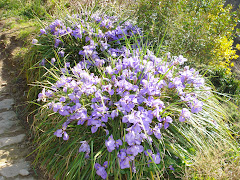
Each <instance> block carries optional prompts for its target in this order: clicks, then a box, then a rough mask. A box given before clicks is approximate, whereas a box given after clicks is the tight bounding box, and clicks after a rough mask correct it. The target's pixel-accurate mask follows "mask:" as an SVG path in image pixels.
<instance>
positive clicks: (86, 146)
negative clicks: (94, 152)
mask: <svg viewBox="0 0 240 180" xmlns="http://www.w3.org/2000/svg"><path fill="white" fill-rule="evenodd" d="M80 143H81V144H82V145H81V146H80V148H79V150H78V152H86V153H90V146H89V144H88V143H87V141H81V142H80Z"/></svg>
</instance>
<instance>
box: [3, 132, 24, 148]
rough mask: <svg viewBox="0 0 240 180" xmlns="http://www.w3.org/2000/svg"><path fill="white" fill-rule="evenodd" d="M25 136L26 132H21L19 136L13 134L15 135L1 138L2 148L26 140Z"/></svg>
mask: <svg viewBox="0 0 240 180" xmlns="http://www.w3.org/2000/svg"><path fill="white" fill-rule="evenodd" d="M25 136H26V135H25V134H19V135H17V136H13V137H3V138H0V148H2V147H4V146H9V145H12V144H17V143H20V142H22V141H23V140H24V138H25Z"/></svg>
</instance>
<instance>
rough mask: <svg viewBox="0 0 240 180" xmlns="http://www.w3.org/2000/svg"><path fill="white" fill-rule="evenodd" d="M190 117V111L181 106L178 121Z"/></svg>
mask: <svg viewBox="0 0 240 180" xmlns="http://www.w3.org/2000/svg"><path fill="white" fill-rule="evenodd" d="M190 117H191V113H190V111H189V110H188V109H187V108H183V109H182V112H181V115H180V117H179V121H180V122H184V121H185V119H186V118H187V119H189V118H190Z"/></svg>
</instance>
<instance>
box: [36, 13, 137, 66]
mask: <svg viewBox="0 0 240 180" xmlns="http://www.w3.org/2000/svg"><path fill="white" fill-rule="evenodd" d="M135 35H136V36H141V35H142V32H141V29H140V28H138V27H137V26H134V25H133V24H132V23H130V22H129V21H124V22H121V21H120V20H119V19H118V18H117V17H116V16H107V15H104V14H99V13H93V14H91V13H82V14H79V15H73V16H68V17H67V18H66V20H65V21H61V20H58V19H57V20H55V21H54V22H52V23H51V24H50V25H49V26H48V27H46V28H43V29H41V30H40V36H41V37H48V38H49V37H50V40H51V41H53V44H54V45H53V46H54V48H55V50H56V51H57V52H58V55H59V57H61V58H64V57H67V56H66V55H68V54H69V55H71V54H72V52H71V51H73V49H77V53H78V54H79V59H76V55H74V58H75V59H74V60H76V61H77V62H79V61H84V62H85V63H86V65H87V67H88V68H89V67H90V66H97V67H99V66H103V65H104V64H105V63H106V62H109V60H108V56H105V54H107V55H109V54H110V55H111V56H112V57H116V56H118V55H119V54H121V53H122V50H121V47H122V46H123V45H124V44H125V40H126V39H130V38H131V37H133V36H135ZM70 41H74V43H73V42H71V43H70ZM38 42H39V43H40V44H41V41H38V40H37V39H34V40H33V42H32V43H33V44H34V45H38V44H37V43H38ZM70 44H77V46H75V47H74V48H72V47H70ZM71 46H72V45H71ZM74 53H75V52H74ZM69 57H71V56H69ZM68 61H69V62H70V61H73V59H68ZM51 64H53V63H52V62H51ZM39 65H40V66H44V65H46V60H45V59H44V60H42V62H40V63H39Z"/></svg>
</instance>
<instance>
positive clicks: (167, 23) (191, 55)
mask: <svg viewBox="0 0 240 180" xmlns="http://www.w3.org/2000/svg"><path fill="white" fill-rule="evenodd" d="M223 4H224V1H223V0H203V1H198V0H193V1H192V0H162V1H158V0H152V1H151V2H150V1H147V0H139V1H138V6H137V13H136V14H137V21H138V23H139V24H140V26H141V27H143V29H144V30H145V31H148V32H149V34H150V35H151V37H152V40H153V41H155V42H157V41H158V39H161V38H162V37H164V41H163V44H164V45H166V46H168V49H166V51H170V52H172V53H173V54H179V53H181V54H182V55H184V56H186V57H188V59H191V60H192V61H193V62H194V64H195V63H198V64H202V63H204V64H214V65H221V66H224V67H229V66H230V64H231V62H230V61H231V60H232V59H236V58H237V56H236V55H235V50H233V49H232V43H233V41H232V39H233V34H234V27H235V26H236V23H237V18H236V16H235V15H234V13H232V12H231V9H232V7H231V6H230V5H228V6H226V7H224V6H223ZM231 65H233V64H231Z"/></svg>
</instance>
